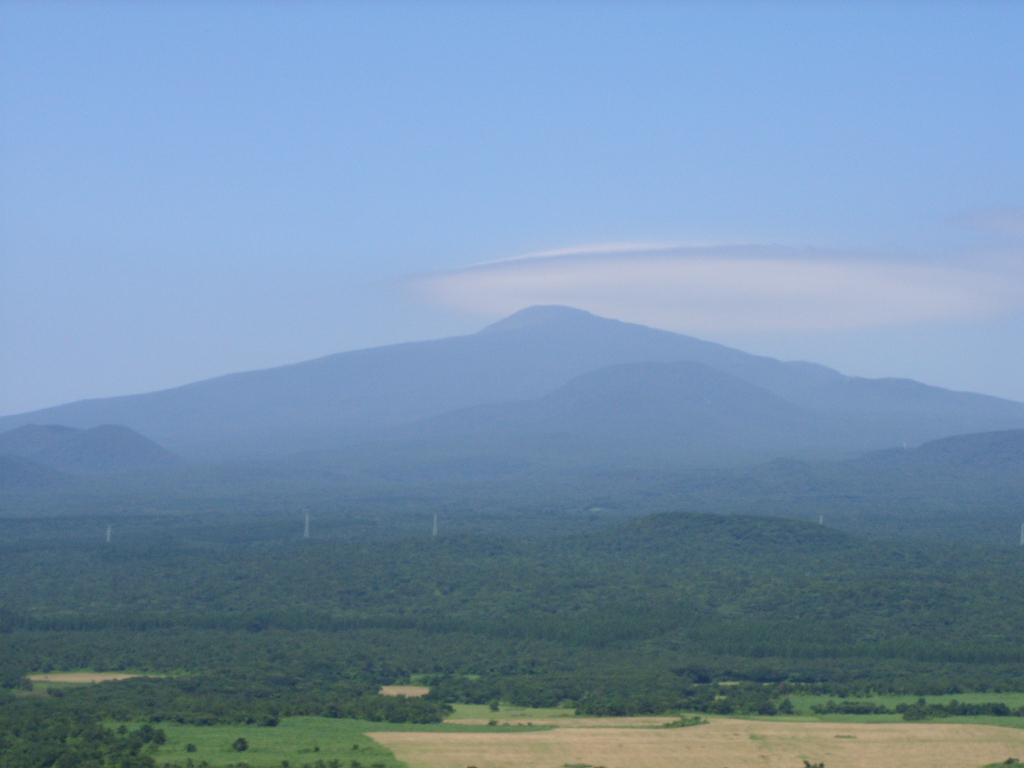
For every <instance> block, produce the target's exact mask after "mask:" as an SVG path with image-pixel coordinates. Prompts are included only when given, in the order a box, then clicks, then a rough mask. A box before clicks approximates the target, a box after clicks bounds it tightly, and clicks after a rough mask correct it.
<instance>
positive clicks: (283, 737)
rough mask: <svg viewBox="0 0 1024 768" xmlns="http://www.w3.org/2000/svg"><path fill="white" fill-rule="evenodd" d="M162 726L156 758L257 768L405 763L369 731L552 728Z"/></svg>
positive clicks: (319, 721) (325, 721)
mask: <svg viewBox="0 0 1024 768" xmlns="http://www.w3.org/2000/svg"><path fill="white" fill-rule="evenodd" d="M483 708H484V709H486V707H483ZM524 711H526V710H524ZM563 711H564V710H563ZM110 725H114V724H113V723H111V724H110ZM159 728H160V729H162V730H163V731H164V733H165V734H166V736H167V743H166V744H164V745H163V746H161V747H160V749H159V751H158V752H157V753H156V760H157V763H158V764H163V763H172V764H181V765H185V764H186V763H187V761H188V760H190V759H191V760H192V761H193V763H194V764H195V765H199V764H201V763H202V762H203V761H205V762H207V763H208V764H209V765H210V766H226V765H236V764H239V763H245V764H247V765H249V766H252V767H253V768H257V767H259V768H263V767H264V766H273V768H279V766H281V765H282V764H284V763H286V762H287V763H288V765H289V766H291V768H299V766H302V765H304V764H315V763H316V762H317V761H318V760H322V761H324V763H326V764H327V765H331V762H332V761H335V760H336V761H338V763H339V764H341V765H344V766H346V768H352V763H353V761H355V762H356V763H358V764H359V765H358V766H356V767H355V768H359V766H362V768H397V767H398V766H402V767H403V768H405V764H404V763H401V762H399V761H398V760H396V759H395V756H394V755H393V754H392V753H391V751H390V750H388V749H385V748H384V747H382V746H381V745H380V744H378V743H377V742H375V741H373V739H370V738H369V737H367V736H365V735H364V734H365V733H366V732H368V731H434V732H445V731H448V732H452V733H474V732H488V733H502V732H504V733H526V732H530V731H542V730H550V729H549V728H542V727H528V726H505V727H503V726H497V727H495V726H473V725H454V724H437V725H415V724H408V723H404V724H394V723H374V722H370V721H367V720H346V719H341V718H328V717H286V718H283V719H282V720H281V722H280V724H279V725H277V726H276V727H274V728H266V727H262V726H258V725H213V726H207V725H179V724H177V723H160V724H159ZM239 738H243V739H245V740H246V741H247V742H248V744H249V748H248V749H247V750H245V751H244V752H239V751H237V750H235V749H233V748H232V746H231V745H232V744H233V743H234V742H235V741H236V740H237V739H239ZM189 744H193V745H195V747H196V750H195V751H194V752H189V751H188V750H187V747H188V745H189Z"/></svg>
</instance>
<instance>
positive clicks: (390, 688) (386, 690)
mask: <svg viewBox="0 0 1024 768" xmlns="http://www.w3.org/2000/svg"><path fill="white" fill-rule="evenodd" d="M380 693H381V695H382V696H408V697H409V698H413V697H416V696H426V695H427V694H428V693H430V689H429V688H427V686H425V685H382V686H381V689H380Z"/></svg>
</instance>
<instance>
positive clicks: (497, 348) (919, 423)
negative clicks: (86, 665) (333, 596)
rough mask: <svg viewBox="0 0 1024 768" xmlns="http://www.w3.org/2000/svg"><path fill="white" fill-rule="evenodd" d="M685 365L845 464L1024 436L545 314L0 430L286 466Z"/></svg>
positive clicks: (810, 368)
mask: <svg viewBox="0 0 1024 768" xmlns="http://www.w3.org/2000/svg"><path fill="white" fill-rule="evenodd" d="M677 362H690V363H697V364H700V365H702V366H706V367H708V368H711V369H714V370H715V371H717V372H720V373H722V374H728V375H729V376H731V377H734V378H736V379H739V380H741V381H742V382H745V383H746V384H748V385H752V386H753V387H755V388H757V389H759V390H762V391H764V392H765V393H768V394H770V395H772V396H774V397H775V398H779V399H781V400H783V401H786V402H787V403H788V404H790V405H791V406H793V407H794V408H797V409H799V410H800V411H802V412H806V413H809V414H811V415H812V416H813V417H815V418H820V419H824V420H826V421H833V422H834V420H837V419H838V420H842V421H844V422H846V423H856V425H857V429H856V430H853V431H851V432H849V433H848V434H849V435H855V437H848V436H847V433H844V432H842V431H841V430H840V431H837V432H836V434H835V440H834V445H833V446H832V447H833V449H834V452H836V453H842V452H843V451H855V450H867V449H873V448H886V447H891V446H896V445H902V444H903V443H904V442H911V443H919V442H924V441H926V440H931V439H935V438H940V437H945V436H949V435H954V434H962V433H967V432H982V431H990V430H998V429H1012V428H1020V427H1024V403H1016V402H1012V401H1008V400H1001V399H999V398H995V397H987V396H984V395H976V394H970V393H961V392H952V391H949V390H944V389H939V388H936V387H929V386H926V385H924V384H920V383H918V382H914V381H909V380H902V379H861V378H856V377H849V376H844V375H842V374H840V373H839V372H837V371H834V370H832V369H830V368H826V367H824V366H820V365H814V364H811V363H802V362H782V361H779V360H774V359H772V358H768V357H760V356H757V355H751V354H747V353H745V352H741V351H739V350H736V349H730V348H729V347H725V346H723V345H720V344H714V343H711V342H706V341H701V340H699V339H695V338H692V337H689V336H684V335H681V334H677V333H671V332H668V331H662V330H657V329H653V328H648V327H646V326H642V325H636V324H633V323H624V322H620V321H618V320H610V319H606V318H602V317H598V316H596V315H593V314H591V313H589V312H584V311H582V310H578V309H572V308H570V307H559V306H540V307H530V308H527V309H524V310H521V311H519V312H517V313H515V314H513V315H511V316H510V317H507V318H505V319H504V320H500V321H498V322H496V323H494V324H492V325H490V326H488V327H486V328H484V329H483V330H482V331H480V332H478V333H475V334H471V335H468V336H457V337H452V338H447V339H439V340H435V341H421V342H411V343H405V344H396V345H391V346H386V347H377V348H373V349H364V350H358V351H353V352H343V353H340V354H335V355H329V356H327V357H323V358H319V359H317V360H311V361H308V362H304V363H297V364H294V365H287V366H282V367H279V368H271V369H266V370H259V371H250V372H246V373H236V374H232V375H229V376H222V377H219V378H215V379H209V380H206V381H201V382H197V383H195V384H189V385H186V386H182V387H176V388H174V389H168V390H162V391H159V392H150V393H146V394H141V395H131V396H127V397H114V398H104V399H97V400H85V401H80V402H76V403H70V404H67V405H62V406H57V407H55V408H47V409H45V410H42V411H36V412H33V413H28V414H22V415H18V416H8V417H5V418H3V419H0V430H10V429H14V428H15V427H19V426H23V425H26V424H32V423H35V424H39V423H47V424H61V425H65V426H71V427H78V428H91V427H95V426H99V425H101V424H122V425H125V426H127V427H130V428H131V429H133V430H136V431H138V432H139V433H141V434H143V435H145V436H146V437H148V438H150V439H152V440H155V441H157V442H158V443H160V444H162V445H166V446H168V447H170V448H171V449H173V450H175V451H178V452H188V453H191V454H192V455H194V456H195V455H198V456H203V455H205V456H208V457H218V458H229V457H236V456H246V455H250V456H251V455H274V454H284V453H289V452H294V451H300V450H309V449H319V448H331V447H335V446H339V445H342V444H345V443H351V442H352V441H354V440H365V439H368V438H372V437H373V436H374V435H377V434H380V433H382V431H386V430H391V429H394V428H398V427H403V426H404V425H411V424H413V423H415V422H417V421H420V420H423V419H432V418H435V417H439V416H442V415H443V414H446V413H451V412H455V411H459V410H461V409H466V408H472V407H475V406H498V405H502V404H509V403H512V402H515V401H527V400H536V399H538V398H543V397H544V396H546V395H548V394H550V393H553V392H554V391H555V390H557V389H559V388H560V387H564V386H565V385H567V384H568V383H569V382H570V381H572V380H573V379H575V378H576V377H579V376H582V375H584V374H589V373H593V372H595V371H598V370H600V369H602V368H606V367H608V366H617V365H630V364H640V363H677ZM759 397H761V396H760V395H759ZM609 407H614V406H613V405H610V406H609ZM669 421H671V419H670V420H669Z"/></svg>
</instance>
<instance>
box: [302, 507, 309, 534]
mask: <svg viewBox="0 0 1024 768" xmlns="http://www.w3.org/2000/svg"><path fill="white" fill-rule="evenodd" d="M302 538H304V539H308V538H309V512H307V513H306V526H305V527H304V528H303V529H302Z"/></svg>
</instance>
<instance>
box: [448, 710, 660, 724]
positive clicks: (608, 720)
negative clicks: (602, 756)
mask: <svg viewBox="0 0 1024 768" xmlns="http://www.w3.org/2000/svg"><path fill="white" fill-rule="evenodd" d="M678 719H679V718H678V717H653V716H651V717H647V716H643V717H573V716H572V715H566V716H564V717H524V716H520V717H506V716H505V715H503V714H502V713H501V712H496V713H495V714H494V716H493V717H489V718H486V719H481V718H478V717H449V718H446V719H445V722H446V723H452V724H453V725H487V724H488V723H489V722H490V721H491V720H497V721H498V723H499V724H500V725H546V726H554V727H556V728H570V727H571V728H657V727H659V726H662V725H666V724H667V723H674V722H676V721H677V720H678Z"/></svg>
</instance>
